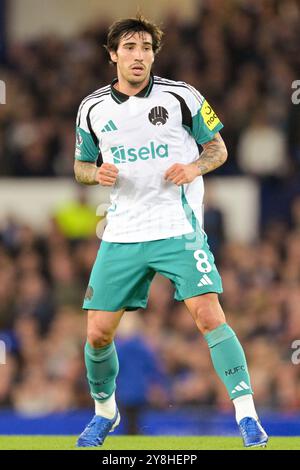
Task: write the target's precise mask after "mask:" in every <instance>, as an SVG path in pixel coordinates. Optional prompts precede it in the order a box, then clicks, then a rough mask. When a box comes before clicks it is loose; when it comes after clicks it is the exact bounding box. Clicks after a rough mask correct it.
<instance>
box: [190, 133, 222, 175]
mask: <svg viewBox="0 0 300 470" xmlns="http://www.w3.org/2000/svg"><path fill="white" fill-rule="evenodd" d="M203 148H204V150H203V152H201V154H200V158H199V159H198V160H197V161H196V162H195V163H196V165H197V166H198V168H199V170H200V171H201V175H205V173H209V172H210V171H213V170H215V169H216V168H218V167H219V166H221V165H223V163H224V162H225V160H226V158H227V150H226V146H225V144H224V141H223V139H222V137H221V136H220V134H219V133H217V134H216V135H215V137H214V138H213V139H212V140H211V141H210V142H207V143H206V144H203Z"/></svg>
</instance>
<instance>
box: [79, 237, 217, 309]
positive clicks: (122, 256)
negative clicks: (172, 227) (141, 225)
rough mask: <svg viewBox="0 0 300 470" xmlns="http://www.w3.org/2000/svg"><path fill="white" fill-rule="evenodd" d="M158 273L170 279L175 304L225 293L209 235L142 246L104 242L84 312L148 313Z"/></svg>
mask: <svg viewBox="0 0 300 470" xmlns="http://www.w3.org/2000/svg"><path fill="white" fill-rule="evenodd" d="M155 273H160V274H162V275H163V276H165V277H167V278H168V279H170V281H171V282H172V283H173V285H174V287H175V299H176V300H184V299H187V298H189V297H195V296H197V295H201V294H206V293H207V292H216V293H221V292H223V289H222V281H221V277H220V275H219V273H218V270H217V268H216V266H215V260H214V256H213V254H212V253H211V251H210V249H209V246H208V244H207V236H206V234H205V232H203V231H198V232H195V233H190V234H187V235H181V236H179V237H173V238H166V239H163V240H153V241H147V242H138V243H112V242H105V241H102V242H101V245H100V249H99V251H98V254H97V257H96V260H95V263H94V266H93V269H92V272H91V276H90V280H89V285H88V288H87V291H86V295H85V299H84V303H83V308H84V309H86V310H107V311H112V312H115V311H118V310H121V309H125V310H136V309H138V308H146V306H147V302H148V296H149V289H150V284H151V281H152V279H153V277H154V275H155Z"/></svg>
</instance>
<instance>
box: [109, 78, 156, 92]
mask: <svg viewBox="0 0 300 470" xmlns="http://www.w3.org/2000/svg"><path fill="white" fill-rule="evenodd" d="M149 80H150V75H148V76H147V77H146V78H145V80H143V82H141V83H129V82H128V81H127V80H125V79H124V78H123V77H121V76H119V75H118V81H117V83H116V84H115V85H114V86H115V88H116V89H117V90H118V91H120V92H121V93H124V94H125V95H128V96H134V95H137V94H138V93H139V92H140V91H141V90H142V89H143V88H145V86H146V85H147V84H148V83H149Z"/></svg>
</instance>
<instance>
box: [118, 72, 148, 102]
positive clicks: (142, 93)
mask: <svg viewBox="0 0 300 470" xmlns="http://www.w3.org/2000/svg"><path fill="white" fill-rule="evenodd" d="M117 81H118V79H117V78H114V79H113V81H112V82H111V85H110V92H111V97H112V99H113V100H114V101H116V103H118V104H121V103H124V102H125V101H127V100H128V99H129V98H130V96H129V95H125V93H122V92H121V91H119V90H117V89H116V88H115V87H114V85H115V84H116V83H117ZM152 87H153V75H152V73H151V74H150V79H149V82H148V83H147V85H146V86H145V87H144V88H143V89H142V90H141V91H139V92H138V93H137V94H136V95H132V96H135V97H138V98H147V97H148V96H149V95H150V93H151V90H152Z"/></svg>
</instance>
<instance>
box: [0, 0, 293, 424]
mask: <svg viewBox="0 0 300 470" xmlns="http://www.w3.org/2000/svg"><path fill="white" fill-rule="evenodd" d="M199 5H200V3H199ZM201 5H202V6H201V8H200V6H199V12H198V15H197V16H195V18H194V20H193V21H192V22H183V21H182V20H181V19H180V16H179V15H178V16H177V15H176V14H175V13H173V14H172V15H170V17H168V18H166V19H165V20H164V22H163V25H162V26H163V29H164V30H165V37H164V47H163V49H162V51H161V53H160V54H159V56H158V57H157V61H156V64H155V68H154V73H155V74H157V75H160V76H163V77H167V78H170V79H174V80H184V81H186V82H188V83H190V84H192V85H194V86H195V87H196V88H197V89H199V90H200V91H201V92H202V93H203V95H205V96H206V97H207V99H208V101H210V102H211V104H212V105H213V107H214V108H215V110H216V111H217V113H218V115H219V116H220V119H221V120H222V122H223V123H224V124H225V127H224V130H223V131H222V135H223V137H224V140H225V142H226V144H227V147H228V150H229V159H228V162H226V165H224V166H223V167H221V168H220V169H218V170H217V172H216V174H223V175H226V174H229V175H243V174H247V175H249V174H250V175H253V176H254V177H256V178H257V179H258V181H259V184H260V185H261V214H262V220H263V221H264V223H262V224H261V228H262V230H261V234H260V235H259V236H258V239H257V241H256V243H254V244H253V245H245V244H241V243H236V242H229V241H227V240H226V239H224V233H223V229H222V215H221V214H220V213H219V211H218V210H216V209H214V208H211V209H210V211H208V212H207V214H206V221H207V229H206V231H207V233H208V239H209V241H210V240H211V243H212V248H213V251H214V253H215V255H216V257H217V263H218V268H219V270H220V273H221V275H222V278H223V285H224V293H223V294H222V295H221V296H220V300H221V303H222V306H223V308H224V310H225V313H226V315H227V320H228V322H229V324H230V325H231V326H232V327H233V328H234V329H235V330H236V331H237V333H238V336H239V338H240V340H241V342H242V344H243V346H244V348H245V350H246V355H247V358H248V362H249V366H250V371H251V374H252V382H253V387H254V390H255V398H256V402H257V404H258V405H259V406H261V407H272V408H273V407H274V408H276V409H279V410H282V411H286V412H293V411H294V410H296V409H299V406H300V369H299V366H296V365H294V364H293V363H292V361H291V356H292V353H293V349H292V342H293V341H294V340H295V339H300V289H299V284H300V197H299V196H298V195H299V194H300V178H299V176H300V105H298V106H297V105H294V104H293V103H292V100H291V94H292V88H291V85H292V82H293V80H295V79H297V78H298V79H299V78H300V77H299V76H298V77H297V76H296V72H297V71H299V70H300V41H299V31H300V8H299V2H298V1H296V0H287V1H285V2H281V1H276V0H251V1H250V0H249V1H247V0H244V1H240V2H235V1H231V0H228V1H226V2H223V1H218V0H214V1H203V2H201ZM107 27H108V24H102V23H101V22H99V24H97V26H95V27H93V28H90V29H88V30H86V31H84V32H82V33H81V34H79V35H78V36H77V37H76V38H72V39H61V38H59V37H56V36H47V37H44V38H39V39H37V40H32V41H31V42H28V43H17V42H15V43H10V45H9V46H8V50H7V54H6V63H5V64H2V65H1V69H0V70H1V77H3V79H4V80H5V81H6V83H7V84H8V87H7V92H8V96H7V104H6V105H5V106H2V107H1V114H0V157H1V158H0V174H1V175H2V176H14V177H19V176H23V177H24V176H26V177H27V176H30V177H44V176H47V177H48V176H55V177H58V176H69V175H70V176H71V175H73V155H74V126H75V117H76V113H77V109H78V106H79V103H80V101H81V99H82V98H83V97H84V96H86V95H87V94H89V93H90V92H92V91H94V90H95V89H97V88H100V87H101V86H104V85H106V84H107V83H109V82H110V81H111V79H112V78H113V76H114V74H115V70H114V69H113V67H109V66H108V65H107V55H106V52H105V50H104V48H103V47H102V45H103V44H105V42H106V32H107ZM214 174H215V173H214ZM209 177H210V176H209V175H208V176H207V178H209ZM76 210H77V209H76ZM73 212H74V211H73ZM86 217H87V220H89V214H86ZM75 218H76V217H75ZM98 248H99V240H98V239H97V238H96V237H95V235H94V234H93V235H92V236H84V237H83V236H80V237H77V238H76V237H74V236H70V234H69V233H67V232H66V231H65V230H64V227H63V226H62V225H60V223H59V217H57V218H53V219H50V220H49V225H48V228H47V230H45V232H44V233H42V234H41V233H38V232H35V231H34V230H33V229H32V228H31V227H29V226H26V225H24V224H22V223H20V222H18V221H17V220H14V219H13V218H8V219H7V220H6V222H5V223H4V224H3V225H2V226H1V227H0V340H4V341H5V344H6V345H7V351H8V355H7V364H6V365H5V366H3V365H0V367H1V381H0V407H2V408H6V407H12V408H13V409H15V410H17V411H19V412H22V413H25V414H28V415H39V414H44V413H47V412H53V411H63V410H68V409H77V408H85V407H88V406H91V404H92V402H91V399H90V397H89V391H88V387H87V381H86V378H85V369H84V364H83V345H84V342H85V334H86V332H85V330H86V317H85V314H84V312H82V310H81V303H82V299H83V297H84V293H85V289H86V287H87V283H88V278H89V273H90V269H91V267H92V264H93V262H94V258H95V256H96V253H97V250H98ZM116 343H117V348H118V351H119V360H120V364H121V367H120V375H119V378H118V399H119V403H120V404H121V406H123V408H124V409H125V410H128V412H129V413H130V412H131V413H135V412H136V411H138V410H140V409H141V408H143V407H144V406H145V405H147V406H148V405H151V406H154V407H159V408H162V409H165V408H168V407H173V406H182V405H189V406H194V405H195V406H200V405H201V406H213V407H215V409H218V410H229V409H231V407H232V405H231V403H230V402H229V400H228V398H227V393H226V390H225V388H224V386H223V385H222V383H221V382H220V381H219V379H218V378H217V376H216V375H215V373H214V371H213V368H212V365H211V361H210V357H209V352H208V348H207V345H206V343H205V341H204V340H203V338H201V337H200V335H199V333H198V331H197V329H196V327H195V325H194V323H193V320H192V319H191V317H190V315H189V313H188V312H187V310H186V308H185V306H184V304H183V303H175V302H174V300H173V288H172V285H171V284H170V283H169V281H167V280H166V279H164V278H162V277H161V276H158V275H157V276H156V278H155V280H154V282H153V285H152V288H151V293H150V299H149V304H148V308H147V309H146V310H145V311H138V312H128V313H127V314H126V315H125V316H124V318H123V319H122V322H121V326H120V330H119V332H118V336H117V338H116ZM128 383H130V387H128Z"/></svg>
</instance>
